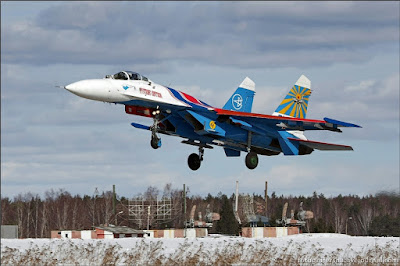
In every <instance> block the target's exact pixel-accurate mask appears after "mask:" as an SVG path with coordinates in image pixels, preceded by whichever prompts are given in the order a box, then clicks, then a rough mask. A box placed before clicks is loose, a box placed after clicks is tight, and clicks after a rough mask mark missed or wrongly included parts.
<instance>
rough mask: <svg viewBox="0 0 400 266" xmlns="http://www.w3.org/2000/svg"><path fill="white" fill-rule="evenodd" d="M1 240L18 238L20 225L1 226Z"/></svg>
mask: <svg viewBox="0 0 400 266" xmlns="http://www.w3.org/2000/svg"><path fill="white" fill-rule="evenodd" d="M1 238H18V225H1Z"/></svg>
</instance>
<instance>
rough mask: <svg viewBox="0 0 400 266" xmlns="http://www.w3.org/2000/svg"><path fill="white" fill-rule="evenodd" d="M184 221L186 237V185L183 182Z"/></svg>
mask: <svg viewBox="0 0 400 266" xmlns="http://www.w3.org/2000/svg"><path fill="white" fill-rule="evenodd" d="M183 220H184V221H183V223H184V226H185V229H184V231H183V232H184V234H183V236H184V237H186V185H185V184H183Z"/></svg>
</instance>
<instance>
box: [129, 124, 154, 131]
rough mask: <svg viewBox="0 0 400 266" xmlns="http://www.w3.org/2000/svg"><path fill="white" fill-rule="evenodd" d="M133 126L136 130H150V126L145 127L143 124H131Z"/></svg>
mask: <svg viewBox="0 0 400 266" xmlns="http://www.w3.org/2000/svg"><path fill="white" fill-rule="evenodd" d="M131 125H132V126H133V127H135V128H140V129H144V130H150V127H149V126H145V125H142V124H138V123H131Z"/></svg>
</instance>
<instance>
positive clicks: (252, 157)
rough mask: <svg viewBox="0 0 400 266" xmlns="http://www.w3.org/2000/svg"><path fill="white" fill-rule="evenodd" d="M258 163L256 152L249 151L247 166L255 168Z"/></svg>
mask: <svg viewBox="0 0 400 266" xmlns="http://www.w3.org/2000/svg"><path fill="white" fill-rule="evenodd" d="M257 165H258V156H257V153H255V152H249V153H248V154H247V155H246V166H247V168H249V169H254V168H256V167H257Z"/></svg>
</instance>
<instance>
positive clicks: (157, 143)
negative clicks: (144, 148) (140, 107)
mask: <svg viewBox="0 0 400 266" xmlns="http://www.w3.org/2000/svg"><path fill="white" fill-rule="evenodd" d="M159 114H160V110H155V111H153V115H154V117H153V126H151V128H150V130H151V141H150V145H151V147H152V148H153V149H158V148H160V147H161V138H160V137H158V136H157V132H158V128H159V127H158V124H159V123H160V120H159Z"/></svg>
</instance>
